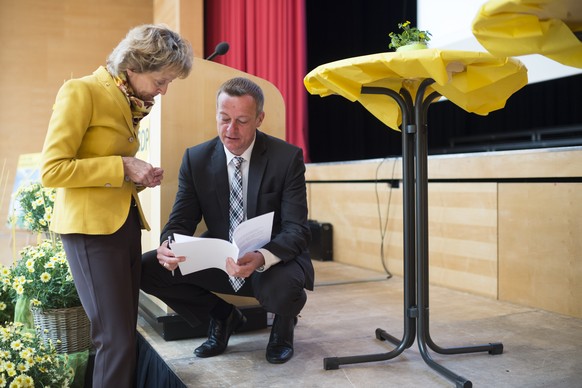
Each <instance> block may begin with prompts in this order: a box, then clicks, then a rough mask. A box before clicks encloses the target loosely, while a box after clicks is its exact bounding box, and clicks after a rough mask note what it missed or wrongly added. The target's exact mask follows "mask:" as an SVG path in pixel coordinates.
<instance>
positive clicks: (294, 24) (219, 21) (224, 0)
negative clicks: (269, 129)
mask: <svg viewBox="0 0 582 388" xmlns="http://www.w3.org/2000/svg"><path fill="white" fill-rule="evenodd" d="M204 19H205V21H204V25H205V42H204V43H205V57H208V56H209V55H210V54H212V53H213V52H214V49H215V47H216V45H217V44H218V43H220V42H223V41H225V42H228V44H229V45H230V50H229V51H228V53H227V54H226V55H224V56H218V57H216V58H215V59H214V60H215V61H217V62H220V63H222V64H224V65H227V66H230V67H233V68H235V69H239V70H242V71H244V72H247V73H249V74H253V75H256V76H257V77H261V78H263V79H266V80H268V81H269V82H271V83H272V84H274V85H275V86H276V87H277V88H278V89H279V90H280V91H281V94H282V95H283V99H284V100H285V108H286V140H287V141H288V142H289V143H292V144H295V145H297V146H299V147H301V148H303V154H304V157H305V161H306V162H308V161H309V154H308V142H307V91H306V90H305V87H304V86H303V77H304V76H305V74H306V31H305V4H304V0H277V1H273V0H207V1H206V2H205V18H204ZM267 114H268V112H267Z"/></svg>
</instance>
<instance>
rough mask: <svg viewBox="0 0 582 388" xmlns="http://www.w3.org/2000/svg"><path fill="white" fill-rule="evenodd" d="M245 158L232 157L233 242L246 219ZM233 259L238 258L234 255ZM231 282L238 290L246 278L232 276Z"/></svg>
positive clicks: (231, 229) (231, 204) (235, 289)
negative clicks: (243, 182)
mask: <svg viewBox="0 0 582 388" xmlns="http://www.w3.org/2000/svg"><path fill="white" fill-rule="evenodd" d="M243 161H244V159H243V158H242V157H240V156H235V157H234V158H233V159H232V163H233V165H234V176H233V178H232V182H231V184H230V227H229V230H228V239H229V240H230V241H231V242H232V235H233V233H234V230H235V229H236V227H237V226H238V224H240V223H241V222H242V221H243V219H244V204H243V185H242V171H241V166H242V162H243ZM233 259H238V258H237V257H233ZM229 280H230V284H231V285H232V288H233V289H234V291H235V292H236V291H238V290H239V289H240V288H241V287H242V286H243V284H244V282H245V279H244V278H238V277H235V276H231V277H230V279H229Z"/></svg>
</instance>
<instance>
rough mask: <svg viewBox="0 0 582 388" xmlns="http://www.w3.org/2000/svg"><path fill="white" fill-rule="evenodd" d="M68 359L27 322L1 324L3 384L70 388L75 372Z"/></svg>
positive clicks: (0, 347) (0, 370)
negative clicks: (27, 326)
mask: <svg viewBox="0 0 582 388" xmlns="http://www.w3.org/2000/svg"><path fill="white" fill-rule="evenodd" d="M67 361H68V356H67V355H66V354H58V353H57V350H56V348H55V346H54V344H52V343H50V342H49V343H45V341H44V340H43V339H42V338H40V336H39V335H38V334H37V333H36V332H35V331H34V330H29V329H26V328H25V326H24V324H22V323H20V322H13V323H7V324H6V325H2V326H0V387H68V386H70V385H71V382H72V381H73V377H74V371H73V369H72V368H70V367H69V366H68V362H67Z"/></svg>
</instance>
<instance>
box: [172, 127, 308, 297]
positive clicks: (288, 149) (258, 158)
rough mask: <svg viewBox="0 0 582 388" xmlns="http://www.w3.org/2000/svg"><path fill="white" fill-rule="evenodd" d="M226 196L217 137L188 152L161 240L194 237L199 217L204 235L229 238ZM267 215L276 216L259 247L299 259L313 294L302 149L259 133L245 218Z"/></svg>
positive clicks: (222, 155) (221, 150) (222, 156)
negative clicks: (266, 239) (268, 238)
mask: <svg viewBox="0 0 582 388" xmlns="http://www.w3.org/2000/svg"><path fill="white" fill-rule="evenodd" d="M229 196H230V188H229V181H228V172H227V167H226V155H225V153H224V146H223V144H222V142H221V141H220V139H219V138H218V137H216V138H214V139H212V140H210V141H207V142H205V143H202V144H199V145H197V146H194V147H191V148H188V149H187V150H186V152H185V154H184V157H183V159H182V165H181V167H180V174H179V178H178V192H177V194H176V201H175V202H174V207H173V208H172V212H171V214H170V218H169V221H168V223H167V224H166V226H165V227H164V230H163V231H162V235H161V241H165V240H166V239H167V237H168V235H170V234H172V233H180V234H184V235H190V236H191V235H193V234H194V232H195V231H196V227H197V226H198V224H199V222H200V221H201V220H202V218H204V221H205V223H206V226H207V228H208V230H207V232H205V233H204V236H205V237H213V238H220V239H224V240H228V228H229ZM271 211H274V212H275V214H274V219H273V235H272V239H271V241H270V242H269V243H268V244H267V245H265V246H264V247H263V248H265V249H267V250H268V251H269V252H271V253H273V254H274V255H275V256H277V257H278V258H280V259H281V260H282V261H290V260H297V262H298V263H299V264H300V266H301V267H302V268H303V271H304V272H305V279H306V282H305V288H306V289H308V290H313V282H314V270H313V265H312V263H311V259H310V256H309V253H308V251H307V248H308V245H309V239H310V238H311V235H310V231H309V226H308V224H307V194H306V186H305V165H304V163H303V151H302V150H301V149H300V148H298V147H296V146H294V145H291V144H289V143H286V142H284V141H283V140H281V139H278V138H275V137H273V136H269V135H267V134H265V133H262V132H260V131H258V130H257V132H256V140H255V145H254V148H253V152H252V155H251V161H250V165H249V176H248V189H247V218H248V219H250V218H253V217H256V216H259V215H262V214H265V213H269V212H271Z"/></svg>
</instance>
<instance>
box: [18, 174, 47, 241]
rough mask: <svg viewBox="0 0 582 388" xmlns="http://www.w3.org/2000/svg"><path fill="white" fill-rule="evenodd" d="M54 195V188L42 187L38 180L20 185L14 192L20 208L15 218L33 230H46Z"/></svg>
mask: <svg viewBox="0 0 582 388" xmlns="http://www.w3.org/2000/svg"><path fill="white" fill-rule="evenodd" d="M55 196H56V191H55V189H52V188H46V187H43V186H42V185H41V184H40V183H39V182H33V183H31V184H28V185H26V186H22V187H20V188H19V189H18V191H17V192H16V200H17V201H18V203H19V204H20V210H21V211H20V213H17V216H16V218H17V220H18V221H20V222H21V223H22V225H23V226H24V227H25V228H26V229H28V230H31V231H33V232H48V230H49V225H50V222H51V219H52V215H53V206H54V202H55Z"/></svg>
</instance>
